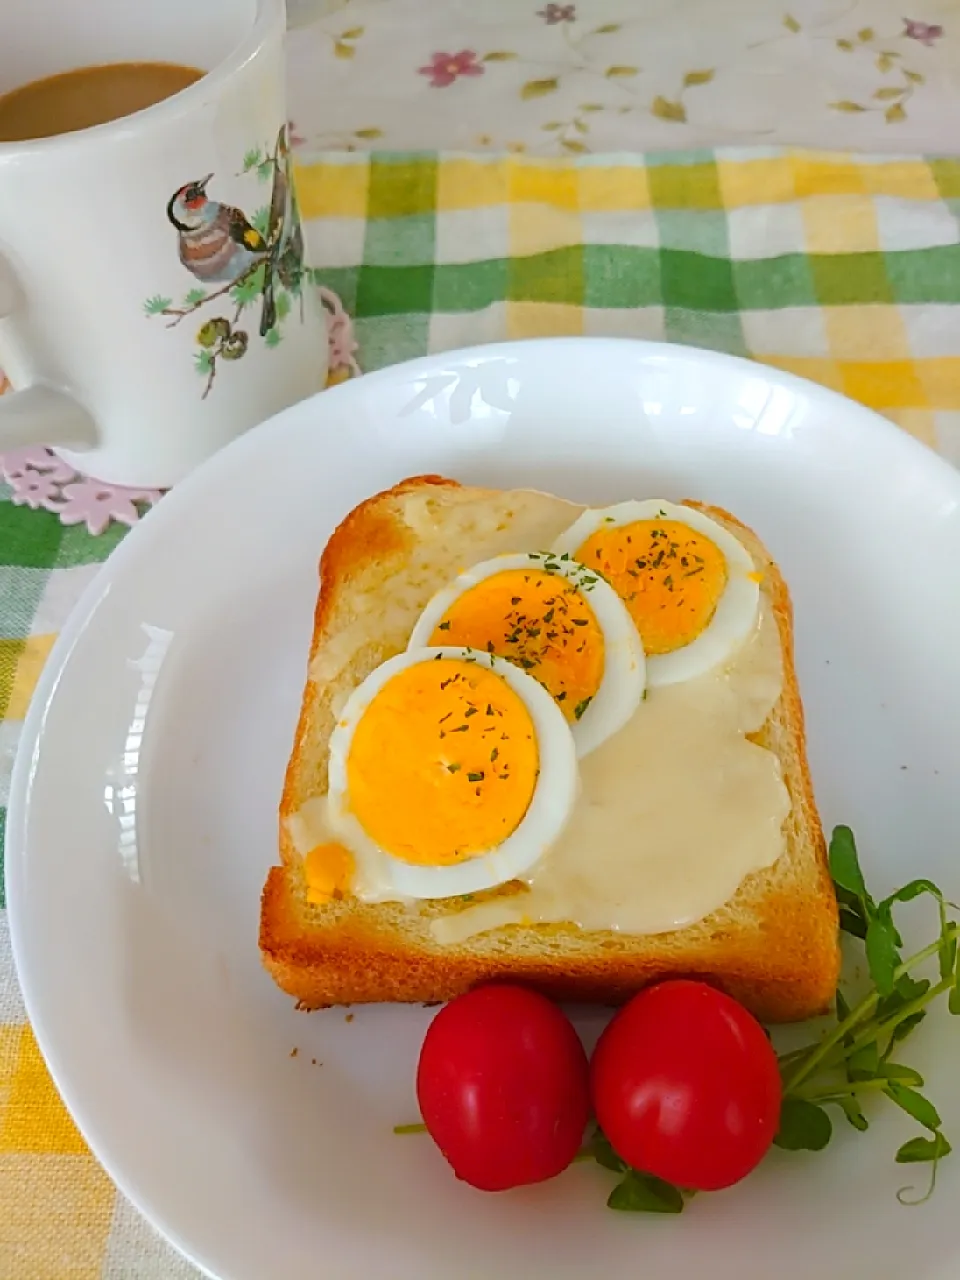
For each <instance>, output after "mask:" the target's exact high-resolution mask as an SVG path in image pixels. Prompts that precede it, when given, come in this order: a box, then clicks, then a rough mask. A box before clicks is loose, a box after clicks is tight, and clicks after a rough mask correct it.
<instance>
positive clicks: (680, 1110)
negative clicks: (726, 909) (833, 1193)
mask: <svg viewBox="0 0 960 1280" xmlns="http://www.w3.org/2000/svg"><path fill="white" fill-rule="evenodd" d="M590 1087H591V1092H592V1096H593V1107H594V1111H595V1112H596V1117H597V1121H598V1123H599V1125H600V1127H601V1129H602V1130H603V1132H604V1133H605V1134H606V1136H607V1138H608V1140H609V1142H610V1144H611V1146H612V1147H613V1149H614V1150H615V1151H616V1153H617V1155H619V1156H620V1158H621V1159H622V1160H625V1161H626V1162H627V1163H628V1164H630V1165H633V1166H634V1168H637V1169H642V1170H643V1171H644V1172H646V1173H652V1174H655V1175H656V1176H657V1177H660V1178H664V1179H666V1181H667V1182H672V1183H675V1184H676V1185H677V1186H680V1187H689V1188H690V1189H691V1190H694V1189H695V1190H700V1191H716V1190H718V1189H719V1188H720V1187H729V1186H730V1185H731V1184H732V1183H734V1182H738V1181H739V1180H740V1179H741V1178H743V1177H745V1176H746V1174H748V1173H749V1172H750V1170H751V1169H753V1168H754V1167H755V1166H756V1165H757V1164H759V1163H760V1161H761V1160H762V1159H763V1157H764V1155H765V1154H766V1152H767V1150H768V1149H769V1147H770V1144H771V1143H772V1142H773V1138H774V1135H775V1134H776V1132H777V1125H778V1123H779V1120H780V1096H781V1088H780V1073H779V1071H778V1069H777V1058H776V1054H775V1053H774V1051H773V1048H772V1047H771V1045H770V1041H769V1040H768V1039H767V1037H766V1034H765V1033H764V1030H763V1028H762V1027H761V1026H760V1023H759V1022H757V1020H756V1019H755V1018H754V1017H753V1016H752V1015H751V1014H749V1013H748V1012H747V1011H746V1009H744V1008H743V1006H742V1005H739V1004H737V1002H736V1001H735V1000H732V999H731V998H730V997H729V996H726V995H724V994H723V993H722V992H720V991H716V990H714V988H713V987H709V986H707V985H706V983H703V982H693V981H687V980H677V981H669V982H662V983H660V984H658V985H657V986H653V987H648V988H647V989H646V990H644V991H641V992H640V993H639V995H636V996H634V998H633V999H632V1000H631V1001H630V1002H629V1004H626V1005H624V1007H623V1008H622V1009H621V1010H620V1012H619V1013H617V1014H616V1016H615V1017H614V1018H613V1020H612V1021H611V1022H610V1023H609V1025H608V1026H607V1027H606V1028H605V1030H604V1031H603V1034H602V1035H601V1036H600V1039H599V1040H598V1042H597V1047H596V1049H595V1050H594V1053H593V1059H592V1061H591V1066H590Z"/></svg>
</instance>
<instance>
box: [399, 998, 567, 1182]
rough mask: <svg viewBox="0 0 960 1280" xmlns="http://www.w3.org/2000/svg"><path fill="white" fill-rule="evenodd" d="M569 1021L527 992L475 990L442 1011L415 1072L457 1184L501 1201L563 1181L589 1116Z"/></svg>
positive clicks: (423, 1109)
mask: <svg viewBox="0 0 960 1280" xmlns="http://www.w3.org/2000/svg"><path fill="white" fill-rule="evenodd" d="M589 1080H590V1077H589V1068H588V1066H587V1056H586V1054H585V1053H584V1050H583V1046H582V1045H581V1043H580V1041H579V1039H578V1037H577V1033H576V1032H575V1031H574V1029H573V1026H572V1025H571V1023H570V1021H569V1019H568V1018H567V1017H566V1016H565V1015H564V1014H563V1013H562V1012H561V1011H560V1010H559V1009H558V1008H557V1006H556V1005H555V1004H551V1002H550V1001H549V1000H547V999H545V997H543V996H540V995H537V994H536V993H535V992H533V991H527V990H526V989H525V988H523V987H514V986H508V985H491V986H485V987H478V988H476V989H475V990H473V991H470V992H468V993H467V994H466V995H463V996H460V997H458V998H457V999H456V1000H453V1001H451V1003H450V1004H448V1005H446V1007H445V1008H443V1009H441V1010H440V1012H439V1013H438V1014H437V1016H436V1017H435V1018H434V1020H433V1022H432V1023H431V1024H430V1028H429V1030H428V1031H427V1035H426V1039H425V1040H424V1042H423V1048H422V1049H421V1050H420V1064H419V1067H418V1069H417V1099H418V1101H419V1103H420V1114H421V1115H422V1116H423V1120H424V1123H425V1124H426V1126H427V1130H428V1132H429V1133H430V1136H431V1137H432V1138H433V1140H434V1142H435V1143H436V1144H437V1146H438V1147H439V1148H440V1150H441V1152H442V1153H443V1155H444V1156H445V1157H446V1159H447V1160H448V1161H449V1163H450V1164H451V1165H452V1166H453V1171H454V1173H455V1174H456V1175H457V1177H458V1178H462V1179H463V1181H464V1182H469V1183H470V1184H471V1186H474V1187H479V1188H480V1190H482V1191H503V1190H505V1189H506V1188H508V1187H519V1186H523V1185H525V1184H526V1183H529V1182H542V1181H543V1180H544V1179H545V1178H552V1177H554V1176H555V1175H556V1174H558V1173H561V1172H562V1171H563V1170H564V1169H565V1168H566V1167H567V1165H568V1164H569V1163H570V1161H571V1160H572V1159H573V1157H574V1156H575V1155H576V1154H577V1151H578V1149H579V1147H580V1143H581V1140H582V1138H583V1131H584V1126H585V1125H586V1123H587V1118H588V1116H589V1113H590V1083H589Z"/></svg>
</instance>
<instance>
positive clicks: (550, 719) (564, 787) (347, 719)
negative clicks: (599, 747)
mask: <svg viewBox="0 0 960 1280" xmlns="http://www.w3.org/2000/svg"><path fill="white" fill-rule="evenodd" d="M437 658H439V659H440V660H441V661H442V660H445V659H446V660H457V661H469V662H476V663H477V664H478V665H479V666H483V667H487V668H489V669H490V670H493V671H495V672H496V674H497V675H499V676H500V677H501V678H502V679H503V680H504V681H505V683H506V684H507V685H509V687H510V688H511V689H512V690H513V692H514V693H516V694H517V695H518V696H519V697H520V698H521V700H522V701H523V704H524V706H525V707H526V709H527V711H528V712H529V714H530V718H531V720H532V721H533V727H534V732H535V734H536V737H537V749H538V753H539V758H540V773H539V777H538V778H537V781H536V785H535V788H534V792H533V797H532V799H531V801H530V805H529V807H528V808H527V811H526V813H525V814H524V816H523V818H522V820H521V822H520V823H519V825H518V826H517V827H516V828H515V829H514V831H513V832H511V834H510V835H509V836H508V837H507V838H506V839H505V840H504V841H503V842H502V843H501V844H499V845H497V846H495V847H494V848H492V849H490V850H489V851H488V852H485V853H480V854H477V855H476V856H474V857H472V858H468V859H466V860H464V861H463V862H460V863H458V864H457V865H455V866H444V867H429V866H416V865H413V864H412V863H408V862H404V861H403V860H402V859H400V858H396V857H394V856H393V855H392V854H390V853H388V852H387V851H386V850H385V849H383V848H381V846H380V845H378V844H377V843H376V842H375V841H374V840H372V839H371V838H370V836H368V835H367V833H366V831H365V830H364V829H363V827H362V826H361V825H360V822H359V821H358V820H357V818H356V817H355V815H354V814H353V812H352V811H351V808H350V795H349V789H348V786H347V756H348V755H349V752H350V744H351V742H352V740H353V734H354V731H355V729H356V727H357V724H358V723H359V721H360V719H361V718H362V716H363V714H364V712H365V711H366V710H367V708H368V707H369V706H370V703H371V701H372V700H373V698H374V697H375V696H376V695H377V693H379V691H380V690H381V689H382V688H383V687H384V685H386V684H387V682H388V681H389V680H390V679H391V678H392V677H393V676H395V675H396V674H397V673H398V672H400V671H402V670H404V669H405V668H406V667H411V666H414V665H416V664H418V663H421V662H432V661H434V660H436V659H437ZM329 751H330V756H329V766H328V769H329V773H328V788H329V795H328V806H327V815H328V821H329V825H330V828H331V830H332V831H333V832H334V834H335V835H336V838H337V839H338V840H339V841H340V843H341V844H343V845H344V846H345V847H346V848H347V849H349V850H350V852H351V853H352V854H353V855H354V858H355V859H356V862H357V870H358V873H359V874H358V882H357V885H356V886H355V892H356V893H357V896H358V897H362V898H364V899H365V900H366V901H382V900H385V899H391V898H392V899H396V898H397V897H400V898H448V897H452V896H455V895H458V894H464V893H476V892H477V891H479V890H481V889H492V888H493V887H494V886H495V885H498V884H503V883H504V882H505V881H507V880H512V879H514V878H515V877H517V876H520V875H522V874H523V873H524V872H526V871H528V870H529V869H530V867H532V866H533V865H534V863H536V862H537V861H538V860H539V859H540V858H542V857H543V855H544V854H545V853H546V852H547V850H548V849H549V848H550V847H551V845H553V844H554V843H555V842H556V840H557V839H558V838H559V836H560V835H561V833H562V831H563V829H564V827H565V826H566V824H567V821H568V819H569V817H570V814H571V812H572V810H573V807H574V804H575V802H576V798H577V794H578V791H579V775H578V771H577V753H576V748H575V746H574V741H573V735H572V733H571V732H570V726H569V725H568V724H567V721H566V719H565V718H564V715H563V712H562V711H561V710H560V708H559V707H558V706H557V704H556V703H555V702H554V700H553V698H552V697H551V696H550V694H549V693H547V691H546V690H545V689H544V688H543V686H542V685H541V684H539V683H538V681H536V680H534V679H533V677H532V676H529V675H527V673H526V672H525V671H523V670H521V668H519V667H516V666H514V665H513V664H512V663H509V662H506V661H504V660H503V659H500V658H494V657H493V656H492V655H491V654H488V653H482V652H480V651H479V650H476V649H463V648H454V647H445V646H444V647H432V648H418V649H411V650H408V651H407V652H406V653H401V654H398V655H397V656H396V657H395V658H390V659H388V660H387V661H386V662H384V663H382V665H381V666H379V667H377V668H376V670H374V671H373V672H371V674H370V675H369V676H367V678H366V680H364V681H363V683H362V684H360V685H359V686H358V687H357V688H356V689H355V690H354V691H353V693H352V694H351V695H350V697H349V698H348V700H347V703H346V706H345V707H344V709H343V711H342V713H341V715H340V717H339V719H338V721H337V724H336V727H335V728H334V730H333V733H332V734H331V735H330V748H329Z"/></svg>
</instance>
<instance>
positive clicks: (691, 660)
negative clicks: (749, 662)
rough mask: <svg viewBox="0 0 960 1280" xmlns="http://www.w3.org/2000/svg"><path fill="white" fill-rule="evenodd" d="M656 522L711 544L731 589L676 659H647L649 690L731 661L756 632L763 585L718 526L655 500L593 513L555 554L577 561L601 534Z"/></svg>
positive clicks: (574, 526)
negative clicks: (687, 529) (688, 530)
mask: <svg viewBox="0 0 960 1280" xmlns="http://www.w3.org/2000/svg"><path fill="white" fill-rule="evenodd" d="M657 519H662V520H676V521H678V522H680V523H681V524H686V525H689V527H690V528H691V529H695V530H696V531H697V532H698V533H702V534H703V535H704V536H705V537H707V538H709V539H710V541H711V542H713V543H714V545H715V546H716V547H717V548H718V550H719V551H720V552H721V554H722V555H723V557H724V560H725V561H726V566H727V585H726V587H725V588H724V590H723V594H722V595H721V597H720V599H719V601H718V602H717V607H716V610H715V612H714V615H713V617H712V618H711V619H710V621H709V623H708V624H707V626H706V627H704V629H703V631H701V632H700V634H699V635H698V636H696V637H695V638H694V639H693V640H691V641H690V643H689V644H687V645H684V647H683V648H682V649H675V650H674V651H673V652H672V653H662V654H648V655H647V682H648V684H649V685H650V686H651V687H653V686H655V685H665V684H677V683H679V682H680V681H683V680H692V679H693V678H694V677H695V676H699V675H703V673H704V672H706V671H711V670H712V669H713V668H714V667H717V666H719V665H720V664H721V663H723V662H725V661H729V660H730V659H731V658H732V657H733V656H734V655H735V654H736V652H737V651H738V650H739V649H740V647H741V646H742V645H743V643H744V642H745V641H746V640H747V639H748V638H749V636H750V635H751V634H752V633H753V631H754V630H755V629H756V627H757V625H758V620H759V614H760V584H759V582H758V581H757V580H756V578H755V577H751V576H750V575H755V574H756V565H755V564H754V563H753V560H752V559H751V557H750V554H749V552H748V551H747V549H746V548H745V547H744V546H743V544H742V543H740V542H738V541H737V539H736V538H735V537H734V536H733V534H731V533H730V532H729V531H728V530H726V529H724V528H723V526H722V525H719V524H717V522H716V520H711V519H710V517H709V516H705V515H704V514H703V513H702V512H700V511H695V510H694V509H693V508H692V507H684V506H678V505H677V504H676V503H672V502H664V501H663V500H662V499H659V498H651V499H648V500H646V501H642V502H639V501H630V502H618V503H616V504H615V505H614V506H611V507H599V508H591V509H589V510H587V511H585V512H584V513H583V515H581V516H580V517H579V519H577V520H575V521H574V522H573V524H572V525H571V526H570V528H569V529H567V530H566V532H565V533H563V534H561V535H560V537H559V538H558V539H557V541H556V542H555V543H554V544H553V551H554V552H555V553H556V554H557V555H570V556H573V555H575V554H576V553H577V551H578V550H579V548H580V547H582V546H583V544H584V542H586V540H587V539H588V538H589V537H590V536H591V534H594V533H596V532H597V530H598V529H609V528H613V527H616V526H618V525H625V524H633V522H634V521H636V520H657ZM618 598H619V597H618ZM631 622H632V620H631ZM634 630H636V628H634Z"/></svg>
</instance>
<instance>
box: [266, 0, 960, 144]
mask: <svg viewBox="0 0 960 1280" xmlns="http://www.w3.org/2000/svg"><path fill="white" fill-rule="evenodd" d="M288 2H289V8H290V14H291V22H292V24H293V27H294V30H293V32H292V34H291V40H290V66H291V82H292V99H291V108H292V114H293V116H294V119H295V120H296V122H297V137H298V139H299V142H300V145H301V146H302V147H303V148H304V149H306V150H327V149H331V148H336V149H344V150H348V149H356V150H371V149H374V148H381V149H382V148H384V147H389V148H391V149H394V150H400V149H407V148H421V147H427V148H431V149H432V148H447V149H451V148H456V149H463V150H469V151H479V152H484V151H488V152H496V151H513V152H528V153H530V154H534V155H542V156H550V155H553V156H570V155H583V154H588V153H599V152H614V151H651V150H657V149H677V148H682V147H701V146H719V145H728V146H729V145H743V146H749V145H756V144H761V145H774V144H777V145H791V146H804V147H842V148H845V149H851V150H859V151H873V150H880V151H887V152H906V151H926V152H940V153H952V152H954V151H956V150H958V149H960V142H958V139H957V134H956V123H955V122H956V121H957V120H958V119H960V10H958V7H957V5H956V4H955V3H953V0H915V2H912V3H911V4H910V5H909V6H907V8H906V9H904V8H903V7H901V5H900V3H898V0H774V2H773V3H771V2H770V0H724V3H723V4H719V3H717V2H716V0H570V2H567V0H562V2H560V3H556V2H554V0H550V2H546V0H482V2H481V0H473V2H472V3H466V2H462V0H461V2H460V3H457V2H455V0H288Z"/></svg>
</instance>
